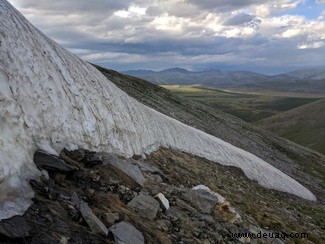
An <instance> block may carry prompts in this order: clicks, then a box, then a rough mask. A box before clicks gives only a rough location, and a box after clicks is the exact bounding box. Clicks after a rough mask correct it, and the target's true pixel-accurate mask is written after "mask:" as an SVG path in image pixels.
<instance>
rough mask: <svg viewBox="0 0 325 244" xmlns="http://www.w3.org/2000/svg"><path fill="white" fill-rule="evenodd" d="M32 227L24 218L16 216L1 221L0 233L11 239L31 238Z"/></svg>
mask: <svg viewBox="0 0 325 244" xmlns="http://www.w3.org/2000/svg"><path fill="white" fill-rule="evenodd" d="M30 230H31V227H30V226H29V225H28V224H27V222H26V220H25V218H24V217H22V216H14V217H12V218H10V219H4V220H2V221H0V233H1V234H3V235H5V236H7V237H9V238H22V237H27V236H29V232H30Z"/></svg>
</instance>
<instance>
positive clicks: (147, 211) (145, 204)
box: [127, 193, 159, 220]
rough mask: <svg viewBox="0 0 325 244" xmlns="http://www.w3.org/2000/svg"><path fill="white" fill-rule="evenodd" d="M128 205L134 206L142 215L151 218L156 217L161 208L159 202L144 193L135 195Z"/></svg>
mask: <svg viewBox="0 0 325 244" xmlns="http://www.w3.org/2000/svg"><path fill="white" fill-rule="evenodd" d="M127 205H128V206H129V207H131V208H133V209H134V210H135V211H136V212H137V213H138V214H139V215H140V216H141V217H144V218H147V219H151V220H152V219H154V218H155V217H156V215H157V212H158V210H159V202H157V201H156V200H155V199H154V198H153V197H151V196H149V195H146V194H143V193H140V195H138V196H136V197H134V198H133V199H132V200H131V202H129V203H128V204H127Z"/></svg>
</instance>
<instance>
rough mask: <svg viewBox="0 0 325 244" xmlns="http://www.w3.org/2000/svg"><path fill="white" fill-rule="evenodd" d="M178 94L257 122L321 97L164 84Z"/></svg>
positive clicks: (247, 120) (248, 120)
mask: <svg viewBox="0 0 325 244" xmlns="http://www.w3.org/2000/svg"><path fill="white" fill-rule="evenodd" d="M162 87H164V88H166V89H168V90H170V91H172V92H173V93H175V94H177V95H181V96H184V97H187V98H189V99H191V100H194V101H198V102H203V103H205V104H207V105H209V106H212V107H214V108H217V109H220V110H222V111H224V112H226V113H229V114H232V115H234V116H236V117H238V118H241V119H243V120H245V121H246V122H256V121H259V120H261V119H264V118H267V117H270V116H273V115H276V114H279V113H281V112H283V111H287V110H290V109H293V108H296V107H299V106H301V105H304V104H307V103H310V102H314V101H316V100H318V98H314V97H310V96H306V94H296V93H291V94H290V93H285V94H282V93H281V94H278V93H262V94H259V93H252V92H250V93H249V92H235V91H227V90H220V89H212V88H208V87H204V86H180V85H164V86H162Z"/></svg>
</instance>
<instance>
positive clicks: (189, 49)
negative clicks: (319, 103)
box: [9, 0, 325, 74]
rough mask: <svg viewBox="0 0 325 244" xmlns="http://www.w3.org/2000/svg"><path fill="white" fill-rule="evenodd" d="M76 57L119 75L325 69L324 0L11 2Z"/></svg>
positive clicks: (43, 0)
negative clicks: (182, 70) (129, 72)
mask: <svg viewBox="0 0 325 244" xmlns="http://www.w3.org/2000/svg"><path fill="white" fill-rule="evenodd" d="M9 2H11V3H12V4H13V5H14V6H15V7H16V8H17V9H18V10H19V11H21V12H22V13H23V14H24V15H25V17H26V18H27V19H28V20H29V21H30V22H31V23H32V24H34V25H35V26H36V27H38V28H39V29H40V30H41V31H43V32H44V33H45V34H47V35H48V36H49V37H51V38H52V39H54V40H55V41H57V42H58V43H59V44H61V45H62V46H64V47H65V48H67V49H69V50H70V51H71V52H73V53H75V54H77V55H78V56H80V57H81V58H83V59H85V60H87V61H90V62H93V63H96V64H99V65H101V66H104V67H107V68H112V69H116V70H119V71H122V70H129V69H153V70H161V69H165V68H170V67H183V68H187V69H190V70H206V69H231V70H251V71H257V72H261V73H266V74H274V73H281V72H286V71H291V70H295V69H300V68H303V67H312V66H323V67H324V66H325V0H278V1H270V0H92V1H89V0H69V1H67V0H55V1H53V0H9Z"/></svg>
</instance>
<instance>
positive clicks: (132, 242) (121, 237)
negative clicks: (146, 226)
mask: <svg viewBox="0 0 325 244" xmlns="http://www.w3.org/2000/svg"><path fill="white" fill-rule="evenodd" d="M109 231H110V232H112V233H113V235H114V239H115V243H116V244H123V243H124V244H144V243H145V241H144V237H143V235H142V233H141V232H140V231H139V230H137V229H136V228H135V227H134V226H133V225H131V224H130V223H127V222H124V221H122V222H120V223H118V224H115V225H113V226H112V227H110V228H109Z"/></svg>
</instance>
